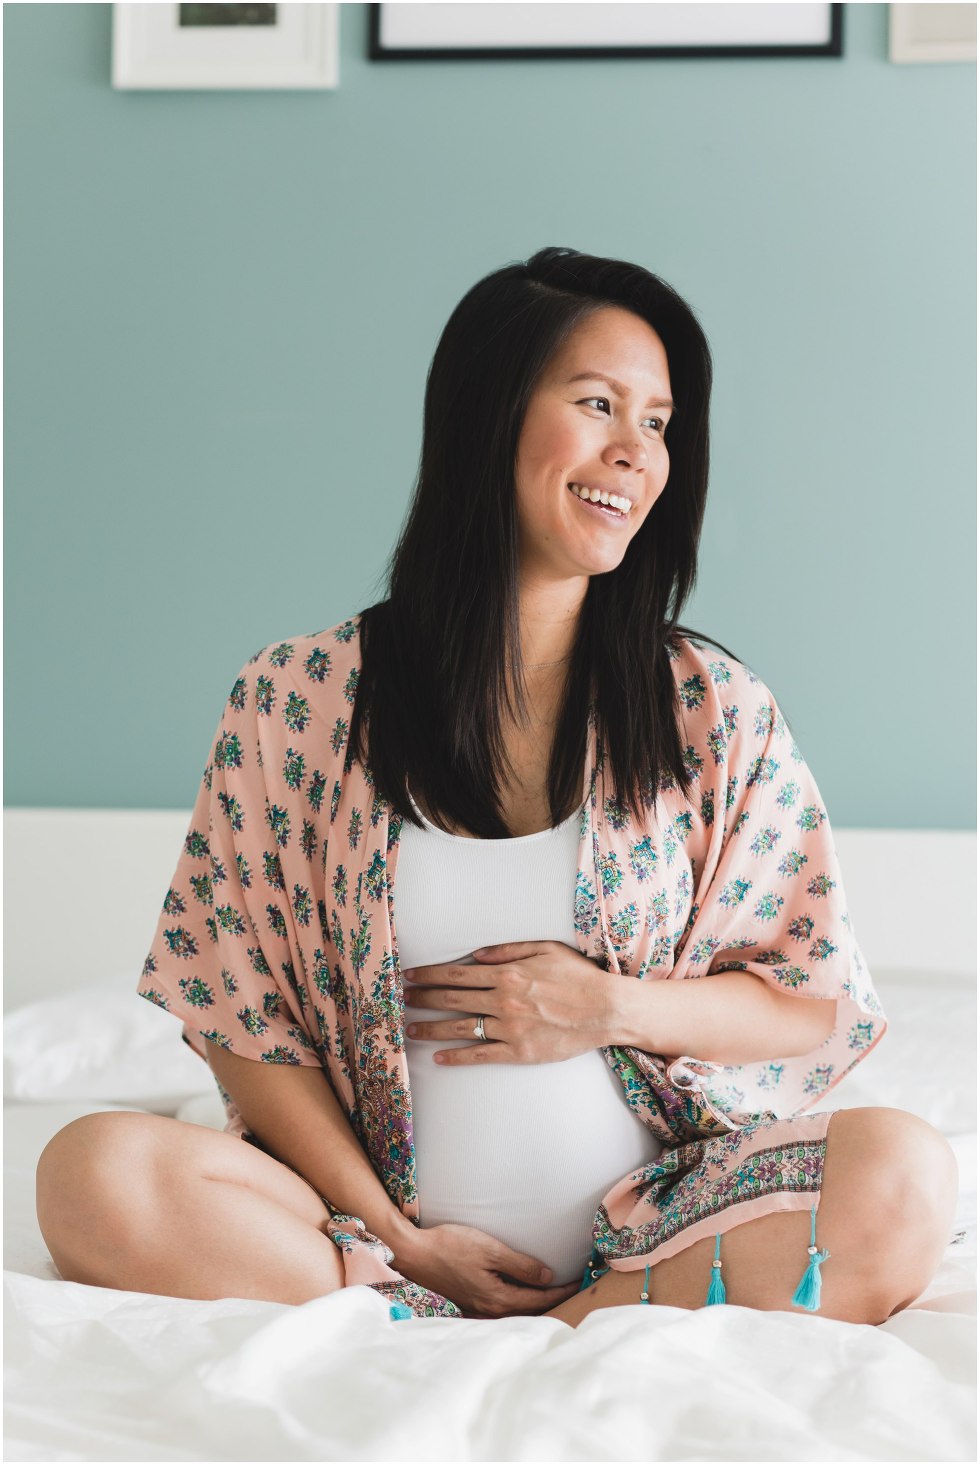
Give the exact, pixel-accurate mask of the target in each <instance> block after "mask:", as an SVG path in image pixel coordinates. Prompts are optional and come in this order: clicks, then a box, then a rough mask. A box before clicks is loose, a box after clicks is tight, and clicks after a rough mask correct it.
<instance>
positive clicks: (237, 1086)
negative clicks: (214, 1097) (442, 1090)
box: [207, 1042, 419, 1275]
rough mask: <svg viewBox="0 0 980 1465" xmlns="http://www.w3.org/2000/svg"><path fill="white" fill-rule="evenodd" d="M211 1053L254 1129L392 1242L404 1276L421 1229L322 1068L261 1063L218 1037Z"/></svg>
mask: <svg viewBox="0 0 980 1465" xmlns="http://www.w3.org/2000/svg"><path fill="white" fill-rule="evenodd" d="M207 1056H208V1063H209V1064H210V1066H211V1070H212V1072H213V1073H214V1074H215V1075H216V1076H217V1078H218V1080H219V1082H220V1083H221V1084H222V1086H223V1087H224V1088H225V1089H227V1091H228V1093H229V1094H230V1095H231V1097H232V1098H233V1099H234V1101H235V1104H236V1105H237V1107H238V1110H239V1113H240V1114H241V1116H242V1119H243V1120H244V1122H245V1126H246V1128H247V1129H248V1130H249V1132H250V1133H251V1134H254V1135H255V1136H256V1138H257V1139H260V1140H261V1141H262V1144H263V1145H264V1147H265V1148H266V1149H267V1150H268V1151H269V1152H270V1153H271V1154H272V1155H274V1156H275V1158H276V1159H277V1160H281V1161H282V1162H283V1163H284V1164H286V1165H289V1166H290V1167H291V1169H293V1170H295V1171H297V1173H298V1174H300V1175H302V1176H303V1178H304V1180H308V1181H309V1183H310V1184H311V1185H312V1186H313V1188H314V1189H315V1190H316V1192H317V1194H318V1195H321V1196H325V1197H327V1199H328V1200H329V1201H330V1204H331V1205H332V1206H333V1207H334V1209H335V1210H337V1211H341V1212H344V1213H346V1214H348V1215H352V1216H359V1217H360V1218H361V1220H362V1221H363V1222H364V1224H365V1226H366V1227H367V1229H368V1230H369V1231H370V1232H372V1234H373V1235H375V1236H378V1237H380V1238H381V1240H382V1241H383V1242H384V1243H385V1244H386V1245H387V1246H390V1247H391V1250H392V1251H393V1252H394V1254H395V1263H394V1265H395V1268H396V1270H397V1271H399V1272H402V1274H403V1275H404V1268H403V1264H404V1265H408V1264H409V1261H408V1258H409V1256H410V1255H414V1250H415V1248H414V1245H413V1243H415V1242H416V1241H417V1238H418V1236H419V1232H418V1229H417V1228H416V1227H415V1226H414V1225H413V1224H412V1222H411V1221H410V1220H409V1219H408V1217H407V1216H404V1215H402V1213H401V1211H400V1210H399V1209H398V1207H397V1206H396V1205H395V1204H394V1202H393V1201H392V1200H391V1199H390V1198H389V1196H388V1192H387V1191H386V1190H385V1188H384V1186H383V1185H382V1184H381V1181H380V1180H379V1179H378V1177H377V1175H376V1174H375V1171H374V1169H373V1167H372V1165H371V1162H370V1160H369V1159H368V1158H367V1156H366V1155H365V1153H364V1151H363V1150H362V1148H361V1146H360V1145H359V1144H358V1142H357V1140H356V1138H355V1137H354V1133H353V1131H352V1129H351V1127H350V1124H349V1122H348V1119H347V1116H346V1115H345V1113H344V1111H343V1110H342V1109H341V1107H340V1104H339V1102H338V1101H337V1097H336V1095H335V1094H334V1091H333V1089H332V1088H331V1087H330V1084H329V1083H328V1081H327V1077H326V1074H325V1073H324V1071H323V1069H322V1068H315V1067H312V1066H309V1065H304V1066H302V1067H299V1066H293V1065H292V1064H279V1063H268V1064H267V1063H260V1062H257V1061H256V1060H255V1059H253V1058H242V1057H240V1056H239V1055H238V1054H237V1053H231V1052H229V1051H228V1049H227V1048H221V1047H219V1046H218V1045H217V1044H216V1043H211V1042H208V1046H207Z"/></svg>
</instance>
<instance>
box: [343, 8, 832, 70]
mask: <svg viewBox="0 0 980 1465" xmlns="http://www.w3.org/2000/svg"><path fill="white" fill-rule="evenodd" d="M389 8H390V9H395V8H396V7H395V6H390V7H389V6H387V5H383V4H372V5H369V6H368V10H369V12H370V16H369V41H368V59H369V60H371V61H571V60H582V61H586V60H593V59H601V60H610V61H612V60H616V59H617V58H621V59H629V60H634V59H639V58H641V57H642V58H649V59H651V60H684V59H687V58H691V59H696V60H699V61H701V60H709V59H711V58H713V57H716V58H719V59H721V58H725V59H728V60H732V59H737V58H740V57H753V58H763V57H769V58H772V59H782V58H784V57H785V58H787V59H788V58H791V57H795V56H807V57H828V58H831V59H836V58H838V57H841V56H843V54H844V6H843V5H835V4H832V5H827V6H826V7H825V8H826V9H827V10H828V11H829V12H830V14H829V16H828V36H827V40H826V41H825V42H822V43H817V44H813V45H798V44H789V43H788V44H786V45H779V44H776V45H764V46H762V45H758V46H756V45H747V46H740V45H706V46H689V45H685V46H486V47H484V46H465V47H463V46H446V47H441V46H440V47H437V48H435V49H433V48H424V49H423V48H421V47H418V48H416V47H407V48H406V47H392V46H386V45H385V44H384V42H383V41H382V38H381V22H382V11H384V10H387V9H389ZM397 8H398V9H399V10H402V9H404V6H402V5H399V6H398V7H397ZM497 8H498V9H499V10H500V11H501V12H504V13H506V12H507V11H508V10H510V9H511V8H515V7H511V6H510V5H500V6H498V7H497ZM555 8H556V9H557V8H559V7H557V6H556V7H555ZM690 8H691V10H695V9H697V7H696V6H691V7H690Z"/></svg>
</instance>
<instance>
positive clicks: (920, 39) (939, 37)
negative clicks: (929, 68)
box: [888, 5, 977, 64]
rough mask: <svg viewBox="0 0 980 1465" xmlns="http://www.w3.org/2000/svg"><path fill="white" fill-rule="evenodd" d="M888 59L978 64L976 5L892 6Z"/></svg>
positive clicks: (889, 8)
mask: <svg viewBox="0 0 980 1465" xmlns="http://www.w3.org/2000/svg"><path fill="white" fill-rule="evenodd" d="M888 59H889V61H897V62H899V63H900V64H904V63H906V62H915V61H919V62H921V61H974V62H975V61H976V59H977V7H976V6H975V5H889V7H888Z"/></svg>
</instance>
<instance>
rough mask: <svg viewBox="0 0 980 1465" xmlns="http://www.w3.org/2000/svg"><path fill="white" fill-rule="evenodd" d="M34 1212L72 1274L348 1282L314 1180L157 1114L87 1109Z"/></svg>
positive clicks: (276, 1292)
mask: <svg viewBox="0 0 980 1465" xmlns="http://www.w3.org/2000/svg"><path fill="white" fill-rule="evenodd" d="M37 1216H38V1222H39V1224H40V1227H41V1233H42V1235H43V1237H44V1240H45V1242H46V1244H47V1246H48V1249H49V1250H50V1252H51V1256H52V1258H53V1260H54V1264H55V1266H56V1267H57V1269H58V1271H59V1272H60V1273H61V1275H62V1277H63V1278H64V1279H65V1280H66V1281H69V1282H86V1283H88V1284H90V1285H92V1286H97V1287H117V1288H120V1289H122V1290H124V1291H132V1292H152V1293H157V1294H161V1295H165V1296H168V1297H194V1298H217V1297H245V1298H256V1299H260V1300H262V1301H266V1302H287V1303H294V1304H298V1303H302V1302H307V1301H309V1300H310V1299H311V1298H313V1297H322V1296H324V1295H325V1294H326V1293H328V1292H334V1291H336V1290H337V1289H338V1288H339V1287H343V1285H344V1268H343V1261H342V1259H341V1255H340V1252H339V1251H338V1249H337V1247H336V1246H335V1244H334V1242H333V1241H331V1240H330V1237H329V1236H328V1235H327V1233H326V1229H325V1227H326V1222H327V1220H328V1216H329V1213H328V1211H327V1208H326V1206H325V1205H324V1203H323V1201H322V1200H321V1199H320V1197H319V1196H318V1195H317V1193H316V1191H315V1190H314V1189H313V1187H312V1186H311V1185H308V1184H307V1182H306V1181H305V1180H303V1179H302V1177H301V1176H299V1175H297V1174H296V1172H295V1171H293V1170H291V1169H290V1168H289V1166H288V1165H283V1164H281V1163H280V1162H279V1161H278V1160H276V1159H273V1157H272V1156H271V1155H267V1154H265V1153H263V1152H262V1151H261V1150H259V1149H257V1148H256V1147H255V1146H253V1145H250V1144H247V1143H246V1142H244V1141H243V1140H241V1139H239V1138H237V1137H235V1136H233V1135H230V1134H225V1133H223V1132H222V1131H220V1130H214V1129H207V1128H204V1127H203V1126H201V1125H196V1124H185V1123H182V1122H181V1121H180V1120H177V1119H168V1118H164V1117H163V1116H161V1115H157V1114H138V1113H132V1112H129V1111H126V1112H114V1113H104V1114H87V1115H85V1116H84V1117H83V1118H81V1119H75V1120H73V1121H72V1123H71V1124H67V1125H66V1126H65V1127H64V1129H61V1130H59V1131H58V1133H57V1134H56V1135H55V1136H54V1138H53V1139H52V1140H50V1142H49V1143H48V1144H47V1145H46V1147H45V1149H44V1151H43V1152H42V1155H41V1158H40V1161H39V1162H38V1167H37Z"/></svg>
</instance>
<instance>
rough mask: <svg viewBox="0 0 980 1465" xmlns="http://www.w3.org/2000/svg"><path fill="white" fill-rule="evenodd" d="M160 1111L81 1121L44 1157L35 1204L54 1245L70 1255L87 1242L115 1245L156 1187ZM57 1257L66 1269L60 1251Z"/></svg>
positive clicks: (53, 1141) (118, 1113) (87, 1117)
mask: <svg viewBox="0 0 980 1465" xmlns="http://www.w3.org/2000/svg"><path fill="white" fill-rule="evenodd" d="M158 1118H159V1116H157V1115H153V1114H143V1113H137V1112H134V1111H130V1110H119V1111H114V1112H111V1113H102V1114H85V1115H82V1117H81V1118H79V1119H73V1120H72V1121H71V1123H70V1124H66V1125H65V1126H64V1128H63V1129H59V1130H58V1132H57V1134H55V1135H54V1136H53V1138H52V1139H50V1140H49V1141H48V1143H47V1144H46V1145H45V1147H44V1149H43V1150H42V1152H41V1157H40V1159H39V1160H38V1164H37V1172H36V1177H35V1202H36V1210H37V1219H38V1225H39V1226H40V1228H41V1234H42V1235H43V1237H44V1239H45V1241H46V1243H47V1245H48V1247H49V1249H50V1250H52V1254H54V1253H55V1250H57V1252H58V1253H59V1255H60V1256H61V1257H62V1258H67V1257H68V1256H69V1255H70V1254H73V1253H74V1251H75V1250H76V1248H77V1247H78V1246H79V1244H80V1243H83V1242H86V1241H87V1242H88V1243H89V1244H91V1245H95V1244H102V1245H105V1244H106V1243H107V1242H108V1243H111V1241H112V1239H113V1235H114V1233H117V1232H118V1231H119V1230H121V1229H123V1228H125V1227H126V1226H127V1225H128V1223H129V1220H130V1215H131V1213H132V1212H133V1211H135V1210H137V1209H138V1208H139V1207H141V1206H143V1205H145V1204H146V1201H147V1199H148V1196H149V1193H150V1192H151V1191H152V1190H153V1189H154V1188H155V1185H154V1181H155V1179H156V1176H155V1175H154V1169H155V1166H156V1165H157V1162H158V1160H159V1152H160V1146H159V1145H158V1144H157V1142H156V1141H157V1138H158V1136H157V1133H156V1127H155V1123H154V1121H157V1120H158ZM55 1262H56V1264H58V1266H59V1270H61V1263H60V1262H59V1259H58V1255H55Z"/></svg>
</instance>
